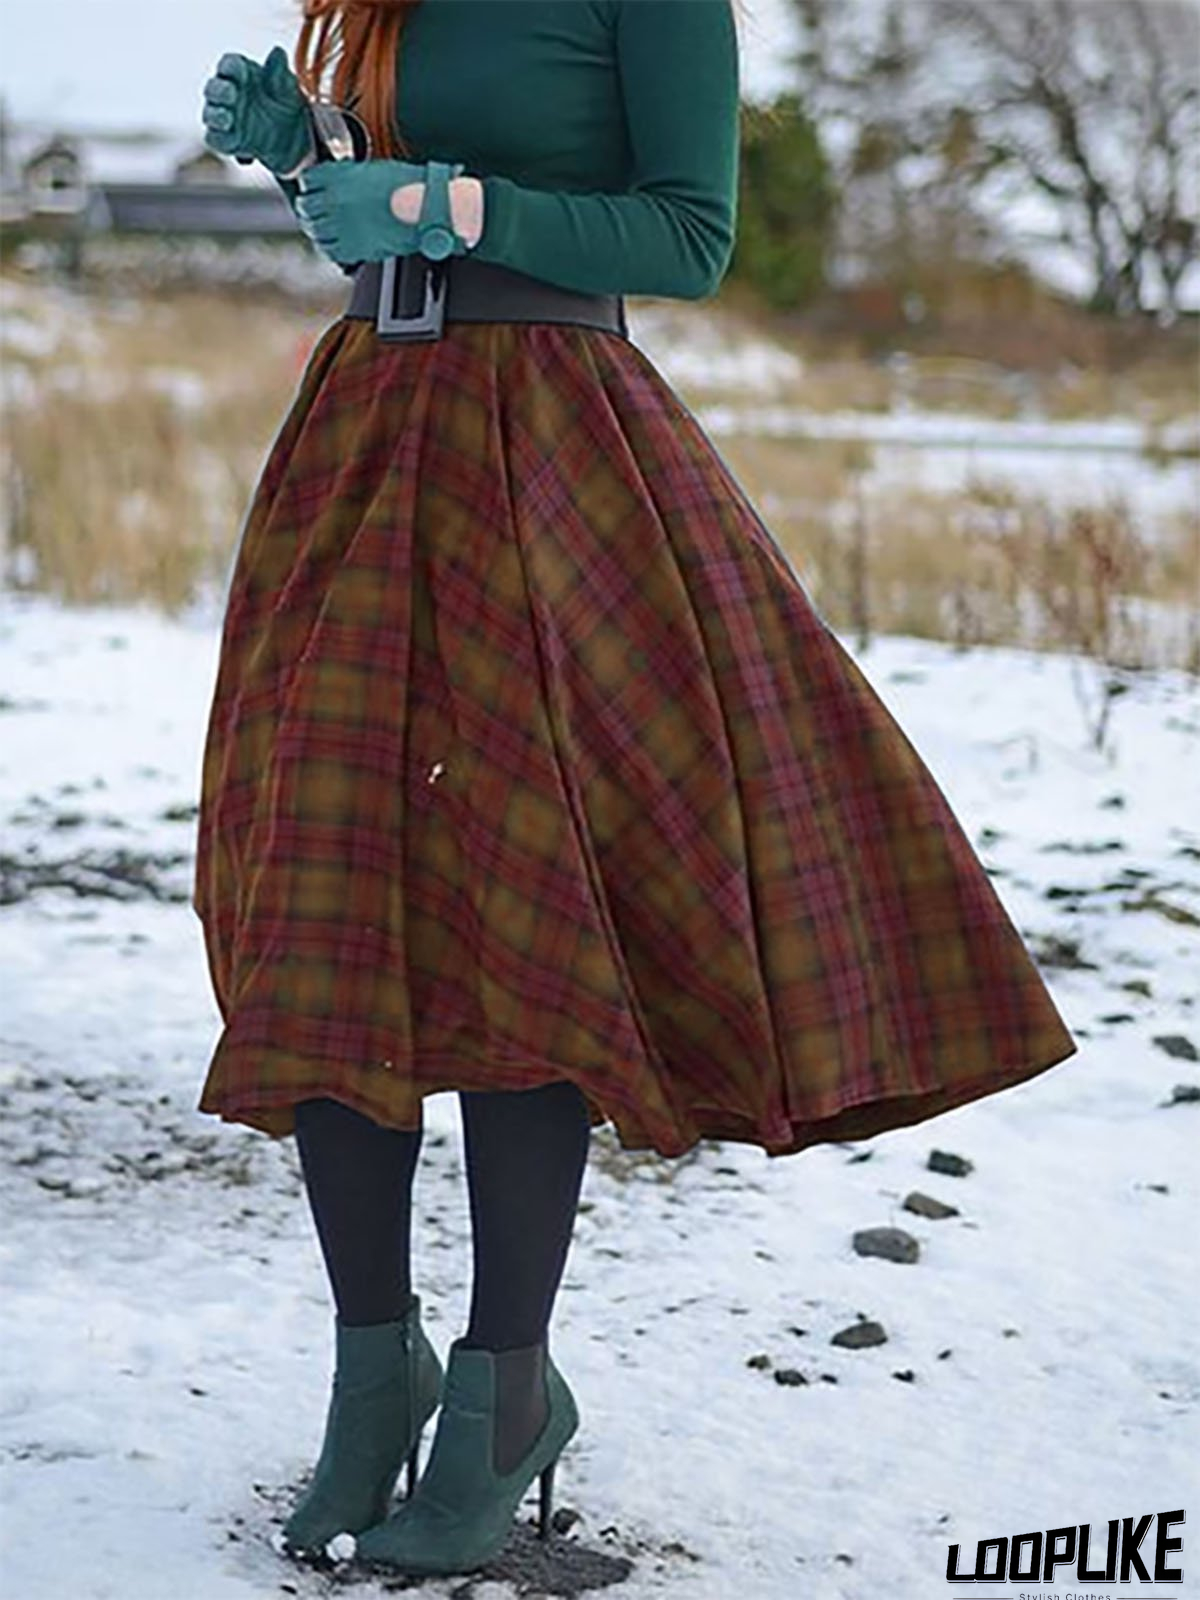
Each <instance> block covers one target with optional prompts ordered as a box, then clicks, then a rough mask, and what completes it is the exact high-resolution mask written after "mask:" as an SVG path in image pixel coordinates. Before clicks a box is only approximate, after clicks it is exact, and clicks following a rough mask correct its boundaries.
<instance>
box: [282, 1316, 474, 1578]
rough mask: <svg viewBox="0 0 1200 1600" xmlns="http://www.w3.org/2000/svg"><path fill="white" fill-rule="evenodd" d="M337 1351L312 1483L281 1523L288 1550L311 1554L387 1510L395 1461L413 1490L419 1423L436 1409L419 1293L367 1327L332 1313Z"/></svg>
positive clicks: (433, 1366)
mask: <svg viewBox="0 0 1200 1600" xmlns="http://www.w3.org/2000/svg"><path fill="white" fill-rule="evenodd" d="M334 1328H335V1336H336V1343H337V1354H336V1360H335V1367H334V1375H333V1393H332V1396H331V1398H330V1401H329V1411H328V1415H327V1417H326V1421H325V1438H324V1442H323V1443H322V1446H321V1454H320V1457H319V1459H318V1461H317V1465H316V1468H315V1469H314V1472H313V1479H312V1483H311V1484H310V1486H309V1487H308V1489H307V1490H306V1492H305V1493H304V1495H303V1496H302V1497H301V1499H300V1500H299V1501H298V1502H297V1504H296V1507H295V1509H294V1510H293V1512H292V1514H291V1516H290V1517H289V1518H288V1520H287V1522H286V1523H285V1524H284V1528H283V1538H284V1543H285V1546H286V1548H287V1550H288V1551H289V1552H290V1553H293V1554H311V1553H313V1552H315V1551H319V1550H323V1549H324V1547H325V1546H326V1544H328V1542H329V1540H330V1539H332V1538H334V1537H335V1536H336V1535H337V1534H339V1533H355V1534H357V1533H360V1532H361V1531H362V1530H363V1529H364V1528H369V1527H372V1526H373V1525H374V1524H375V1523H377V1522H379V1521H381V1520H382V1518H384V1517H386V1516H387V1513H388V1506H389V1504H390V1501H391V1496H392V1491H393V1489H394V1488H395V1486H396V1479H397V1478H398V1477H399V1475H400V1468H401V1466H403V1464H404V1462H405V1461H406V1460H407V1462H408V1492H409V1493H410V1494H411V1493H412V1491H413V1484H414V1482H415V1480H416V1473H417V1452H418V1451H419V1449H420V1445H421V1430H422V1429H423V1428H424V1426H425V1424H426V1422H427V1421H428V1420H429V1418H430V1416H431V1415H432V1414H433V1412H434V1411H435V1410H436V1409H437V1405H438V1400H439V1397H440V1393H441V1384H442V1377H443V1372H442V1364H441V1362H440V1361H439V1360H438V1357H437V1353H436V1351H435V1350H434V1348H433V1346H432V1345H431V1344H430V1342H429V1340H428V1338H427V1337H426V1336H425V1332H424V1329H423V1328H422V1327H421V1297H420V1296H419V1295H417V1294H414V1295H413V1296H412V1298H411V1300H410V1301H409V1306H408V1310H407V1311H406V1313H405V1315H404V1316H403V1317H401V1318H400V1319H399V1320H398V1321H395V1322H382V1323H376V1324H373V1325H371V1326H369V1327H364V1328H353V1327H347V1326H345V1325H344V1324H343V1323H342V1321H341V1319H340V1318H335V1320H334Z"/></svg>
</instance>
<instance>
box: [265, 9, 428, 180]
mask: <svg viewBox="0 0 1200 1600" xmlns="http://www.w3.org/2000/svg"><path fill="white" fill-rule="evenodd" d="M301 3H302V5H303V8H304V21H303V22H302V23H301V25H300V37H299V38H298V39H297V41H296V51H295V60H294V66H295V70H296V76H297V77H298V78H299V80H300V85H301V87H302V88H303V89H304V91H305V93H306V94H308V95H311V96H313V97H316V96H317V95H319V94H321V93H322V90H323V89H326V88H327V92H326V98H328V99H331V100H333V102H334V103H335V104H336V105H340V106H350V105H353V107H354V110H355V111H356V112H357V113H358V115H359V116H360V117H361V118H362V119H363V121H364V122H365V123H366V125H367V127H368V128H369V129H370V132H371V142H372V145H373V146H374V154H375V155H376V156H377V157H382V156H393V157H394V156H399V157H403V156H405V155H407V154H408V152H407V150H406V149H405V147H404V141H403V140H402V139H401V137H400V134H399V130H398V128H397V126H396V63H397V58H398V52H399V45H400V35H401V33H402V32H403V29H404V21H405V18H406V17H407V16H408V14H409V12H410V11H412V10H414V9H415V8H416V7H417V6H418V5H420V3H421V0H301ZM330 68H332V81H331V82H330V83H329V84H328V85H327V86H326V84H325V80H326V78H327V77H328V76H329V74H330Z"/></svg>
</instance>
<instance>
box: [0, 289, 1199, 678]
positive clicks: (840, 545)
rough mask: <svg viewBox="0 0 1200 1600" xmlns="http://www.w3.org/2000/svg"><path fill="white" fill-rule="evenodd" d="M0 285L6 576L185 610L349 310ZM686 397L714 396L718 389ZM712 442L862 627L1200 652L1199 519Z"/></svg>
mask: <svg viewBox="0 0 1200 1600" xmlns="http://www.w3.org/2000/svg"><path fill="white" fill-rule="evenodd" d="M0 302H2V304H3V309H4V310H5V313H6V317H5V322H4V324H3V328H2V329H0V334H2V333H3V331H4V330H7V338H8V349H7V351H6V353H5V356H4V372H3V377H4V381H3V386H2V396H3V418H2V420H3V441H2V443H3V451H4V456H5V460H4V484H5V492H4V502H3V504H2V505H0V511H3V512H5V513H6V514H5V516H4V519H3V525H2V526H0V555H2V554H3V553H4V552H3V544H4V534H5V532H6V534H7V542H8V545H9V547H10V548H9V552H8V566H9V570H10V576H11V575H12V573H13V572H15V573H16V576H17V581H21V582H27V583H29V584H31V585H33V586H35V587H37V588H39V589H42V590H45V591H47V592H49V593H52V594H55V595H57V596H59V597H60V598H61V599H63V600H64V601H65V602H68V603H94V602H97V601H112V602H122V601H131V600H138V599H150V600H152V601H154V602H156V603H158V604H159V605H161V606H163V607H165V608H166V609H168V610H174V609H176V608H179V607H181V606H184V605H186V604H187V603H188V602H189V601H190V600H191V599H193V598H194V597H195V596H196V595H197V594H198V593H199V592H201V591H202V590H204V589H205V588H206V587H207V586H209V585H211V584H212V582H213V581H214V580H219V579H220V578H221V577H223V575H224V574H225V573H226V571H227V569H228V564H229V561H230V558H231V554H232V550H233V545H234V542H235V540H236V537H237V535H238V532H239V529H240V527H241V523H242V520H243V518H244V515H245V511H246V508H247V505H248V504H249V500H250V497H251V494H252V492H253V489H254V486H255V483H256V480H257V477H258V474H259V472H260V470H261V466H262V462H263V459H264V457H265V454H266V451H267V449H268V447H269V445H270V443H271V441H272V439H273V437H274V434H275V432H276V431H277V429H278V427H279V425H280V423H281V421H282V418H283V415H284V413H285V410H286V407H287V405H288V403H289V400H290V397H291V396H292V394H293V393H294V390H295V386H296V383H297V381H298V378H299V376H300V373H301V370H302V367H303V362H304V359H305V358H306V356H307V353H308V351H309V349H310V348H311V345H312V343H313V341H314V339H315V338H316V336H317V335H318V334H319V332H320V330H321V329H322V328H323V327H324V326H325V325H326V322H327V321H328V319H329V316H330V315H332V314H334V308H333V307H332V306H330V307H327V308H325V309H324V310H318V309H316V308H314V307H313V306H312V305H309V306H308V307H307V308H303V307H300V306H296V305H291V306H289V304H288V303H287V302H286V301H283V300H281V299H275V300H266V299H256V300H248V299H245V298H239V297H237V296H235V295H233V294H231V293H229V292H228V291H219V292H210V293H204V292H201V291H179V292H175V293H172V294H170V295H159V296H154V297H148V298H147V297H140V298H138V299H136V300H132V299H130V300H119V299H114V298H112V297H104V296H100V295H95V294H93V295H91V296H89V297H86V298H82V297H75V296H72V295H69V294H65V293H64V292H62V291H55V292H53V293H47V292H46V291H45V290H44V289H43V288H42V287H41V286H37V285H30V284H28V283H25V282H22V281H21V280H19V279H16V278H13V277H6V278H0ZM681 314H682V313H681ZM696 314H699V313H696ZM14 329H15V330H16V332H15V334H14V331H13V330H14ZM761 331H762V332H763V333H764V334H765V333H766V331H767V330H766V329H763V330H761ZM2 343H3V338H2V337H0V344H2ZM939 362H940V364H939ZM914 370H915V369H914V368H913V367H911V366H910V367H909V369H908V372H907V375H906V376H904V378H903V381H904V382H906V383H907V384H908V385H909V389H910V395H909V397H910V399H913V400H914V402H915V403H920V404H928V405H933V404H936V403H938V402H939V398H940V402H941V403H944V404H946V405H947V406H949V407H952V408H953V407H962V408H967V409H970V410H971V411H972V412H976V413H978V412H980V411H984V410H987V409H988V405H987V403H986V400H985V396H986V395H987V394H989V393H990V394H991V414H993V415H995V414H1005V413H1006V412H1007V410H1009V409H1011V407H1012V405H1013V404H1014V394H1015V392H1016V391H1015V389H1014V388H1013V386H1012V384H1008V385H1007V386H1005V385H990V387H989V383H990V380H989V375H988V372H987V371H986V370H985V369H983V368H981V367H980V366H979V365H978V364H973V363H963V362H947V361H945V360H944V359H942V358H938V361H933V360H932V359H931V360H930V362H928V363H926V365H925V366H924V367H923V368H922V369H921V370H920V371H919V372H917V373H916V375H915V376H914ZM895 381H897V380H896V375H895V371H894V370H893V371H892V372H890V373H889V372H888V371H886V370H885V369H884V368H883V367H881V366H880V365H878V364H870V363H863V362H862V361H857V362H856V361H853V360H851V359H849V358H848V356H845V355H844V354H843V353H839V352H838V351H836V350H831V349H828V348H827V349H826V351H825V356H824V359H823V360H822V361H821V362H820V363H817V364H816V366H815V367H814V365H813V363H812V362H811V361H810V362H809V363H808V364H807V365H806V367H805V371H804V375H803V378H802V380H801V381H799V382H795V380H793V382H794V388H793V389H792V390H791V391H790V393H788V394H786V395H777V397H776V400H777V403H784V404H786V403H788V402H789V401H790V402H791V403H793V404H797V405H800V406H802V407H803V408H804V409H806V410H814V411H815V410H823V409H829V410H841V409H849V408H854V409H868V410H870V409H880V408H882V407H884V406H885V405H887V404H888V403H889V397H890V396H892V395H894V383H895ZM968 397H971V398H970V400H969V404H968ZM687 398H688V400H689V401H690V402H691V403H693V404H697V405H699V404H701V403H702V402H703V403H705V404H707V403H710V402H711V401H713V400H714V399H717V398H719V392H718V391H716V390H714V389H712V388H705V389H703V390H697V391H696V392H689V394H688V395H687ZM1161 398H1162V397H1161V396H1160V399H1161ZM730 399H731V403H737V402H739V401H744V400H745V399H746V396H745V395H744V394H740V395H737V396H731V397H730ZM1162 403H1163V405H1164V407H1166V401H1165V400H1163V402H1162ZM1167 410H1168V411H1169V407H1167ZM1171 414H1172V415H1179V414H1180V413H1178V412H1173V413H1171ZM1184 414H1186V411H1185V413H1184ZM720 448H721V451H722V453H723V454H724V455H725V457H726V459H727V460H728V462H729V464H730V466H731V468H732V469H733V470H734V472H735V474H736V475H737V477H738V478H739V480H740V481H741V482H742V483H743V484H744V486H745V488H746V491H747V493H748V494H749V495H750V496H751V498H752V499H753V500H754V502H755V504H756V506H757V507H758V509H759V510H760V512H761V514H762V516H763V518H764V520H765V521H766V522H768V523H769V524H770V526H771V528H772V530H773V532H774V533H775V535H776V536H777V537H778V539H779V541H780V543H781V545H782V546H783V547H784V548H785V549H786V550H787V552H788V555H789V558H790V559H791V560H792V562H793V564H794V565H795V567H796V570H797V572H798V573H799V574H800V576H801V578H802V580H803V581H804V583H805V585H806V588H807V589H808V592H809V593H810V594H811V595H812V597H813V599H814V601H815V602H816V603H817V604H818V606H819V607H820V608H821V610H822V611H823V613H824V614H825V615H826V616H827V617H828V618H829V620H830V621H831V622H832V623H833V624H834V625H835V626H837V627H839V628H841V629H845V630H846V631H848V632H850V633H852V634H854V635H855V636H856V637H857V638H859V639H860V640H865V639H867V638H869V637H870V635H871V634H872V633H879V632H888V633H893V632H899V633H908V634H915V635H921V636H925V637H930V638H940V639H948V640H953V641H954V642H956V643H957V644H959V645H961V646H964V647H965V646H968V645H972V644H985V643H994V644H1003V643H1016V644H1023V645H1028V646H1031V647H1034V648H1045V649H1062V648H1066V649H1071V650H1078V651H1081V652H1084V653H1086V654H1089V655H1092V656H1094V657H1096V658H1097V659H1100V660H1104V661H1107V662H1111V663H1114V664H1119V663H1122V662H1129V663H1131V664H1137V663H1146V664H1151V663H1153V664H1159V663H1162V664H1172V665H1182V666H1187V667H1190V668H1191V670H1198V669H1200V645H1198V643H1197V636H1198V633H1200V623H1198V621H1197V618H1198V616H1200V530H1198V528H1197V525H1196V523H1195V520H1194V519H1188V518H1186V517H1184V516H1180V517H1178V518H1177V519H1176V521H1175V522H1173V523H1170V524H1166V525H1164V526H1162V527H1160V528H1158V529H1157V530H1156V533H1155V538H1154V540H1153V542H1150V541H1148V540H1146V539H1145V538H1143V537H1142V536H1141V534H1140V531H1139V530H1138V529H1137V528H1136V527H1135V526H1134V523H1133V519H1132V518H1131V517H1130V515H1129V512H1128V510H1127V508H1124V507H1122V506H1120V505H1110V506H1107V507H1102V508H1099V509H1092V510H1089V511H1085V510H1082V509H1080V508H1068V509H1066V510H1059V509H1054V508H1052V507H1051V506H1050V505H1048V504H1047V503H1045V502H1044V501H1043V500H1040V499H1038V498H1036V497H1034V496H1020V495H1017V494H1014V493H1012V492H1011V491H1010V490H1005V489H997V488H996V487H995V486H992V485H988V484H982V483H981V484H976V485H974V486H972V487H970V488H969V489H968V490H967V491H959V492H956V493H953V494H940V495H939V494H931V493H923V492H918V491H916V490H908V491H897V490H896V489H894V488H893V489H889V490H887V491H880V490H878V489H872V488H871V487H870V480H869V476H868V469H869V467H870V465H871V460H872V456H871V450H870V447H869V446H864V445H863V444H860V443H855V442H837V441H829V440H821V441H805V440H803V439H796V438H786V439H779V438H772V437H766V436H753V435H745V434H736V435H733V436H730V437H729V438H728V439H726V438H724V437H722V439H721V440H720ZM1149 618H1153V619H1154V622H1153V625H1152V624H1151V622H1150V621H1149V620H1148V619H1149Z"/></svg>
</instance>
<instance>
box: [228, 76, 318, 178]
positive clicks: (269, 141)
mask: <svg viewBox="0 0 1200 1600" xmlns="http://www.w3.org/2000/svg"><path fill="white" fill-rule="evenodd" d="M203 120H204V126H205V128H206V129H207V132H206V133H205V136H204V142H205V144H206V145H208V147H209V148H210V149H211V150H216V151H219V152H220V154H222V155H226V156H236V157H237V158H238V159H239V160H243V161H245V160H256V161H261V162H262V164H263V166H264V167H267V168H269V169H270V170H271V171H272V172H273V173H275V174H276V176H285V175H291V174H293V173H295V171H296V169H297V168H298V167H299V166H300V164H301V163H302V162H303V161H304V160H305V159H306V157H309V156H311V155H312V154H313V153H314V152H313V131H312V123H311V121H310V118H309V113H308V101H307V100H306V99H305V97H304V93H303V91H302V90H301V88H300V82H299V80H298V79H297V77H296V75H295V73H294V72H293V71H292V69H291V67H289V66H288V58H287V52H286V51H285V50H284V49H283V47H282V46H281V45H276V46H275V48H274V50H272V51H271V53H270V55H269V56H268V57H267V59H266V61H264V62H263V64H262V66H259V64H258V63H257V62H256V61H251V60H250V58H249V57H248V56H239V55H223V56H222V57H221V59H220V61H218V63H217V70H216V74H215V76H214V77H211V78H210V79H209V80H208V82H207V83H206V84H205V85H204V114H203Z"/></svg>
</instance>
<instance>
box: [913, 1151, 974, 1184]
mask: <svg viewBox="0 0 1200 1600" xmlns="http://www.w3.org/2000/svg"><path fill="white" fill-rule="evenodd" d="M925 1165H926V1166H927V1167H928V1168H929V1170H930V1172H942V1173H945V1175H946V1176H947V1177H949V1178H965V1177H966V1175H967V1173H968V1172H974V1170H975V1163H974V1162H973V1161H969V1160H968V1159H967V1157H966V1156H956V1155H955V1154H954V1152H953V1151H952V1150H931V1151H930V1152H929V1160H928V1161H927V1162H926V1163H925Z"/></svg>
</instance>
